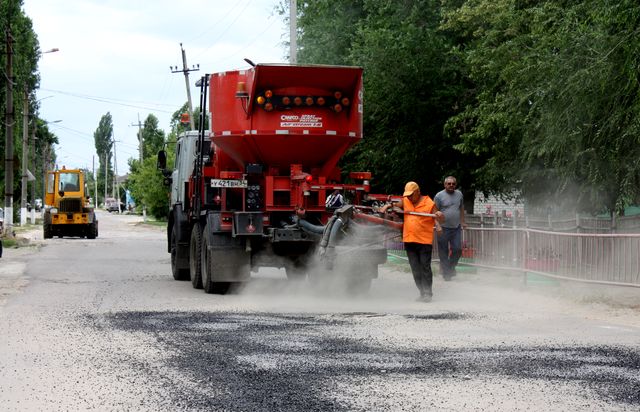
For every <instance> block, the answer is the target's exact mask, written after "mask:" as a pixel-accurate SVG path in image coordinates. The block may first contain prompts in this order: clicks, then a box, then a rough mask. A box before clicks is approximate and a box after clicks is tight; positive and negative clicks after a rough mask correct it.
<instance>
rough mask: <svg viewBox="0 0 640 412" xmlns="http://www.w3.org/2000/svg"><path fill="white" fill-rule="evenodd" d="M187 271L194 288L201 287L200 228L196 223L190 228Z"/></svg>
mask: <svg viewBox="0 0 640 412" xmlns="http://www.w3.org/2000/svg"><path fill="white" fill-rule="evenodd" d="M189 271H190V272H191V284H192V285H193V288H194V289H202V228H201V227H200V225H199V224H198V223H196V224H195V225H194V226H193V229H192V230H191V241H190V242H189Z"/></svg>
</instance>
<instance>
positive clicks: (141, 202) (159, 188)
mask: <svg viewBox="0 0 640 412" xmlns="http://www.w3.org/2000/svg"><path fill="white" fill-rule="evenodd" d="M168 158H169V159H168V160H169V161H170V162H171V163H173V159H174V158H175V155H174V153H173V150H169V151H168ZM129 166H130V169H131V173H129V180H128V182H127V187H128V189H129V190H131V195H132V196H133V198H134V199H135V200H136V207H137V208H138V209H140V208H142V207H146V208H147V212H148V213H149V214H150V215H152V216H154V217H155V218H157V219H165V218H166V217H167V213H168V210H169V195H170V192H169V188H168V186H166V185H165V184H164V176H162V173H161V172H160V171H159V170H158V169H157V167H156V156H153V157H149V158H145V159H144V160H143V162H142V164H140V162H139V161H138V160H137V159H130V160H129Z"/></svg>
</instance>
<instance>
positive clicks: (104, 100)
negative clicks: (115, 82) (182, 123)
mask: <svg viewBox="0 0 640 412" xmlns="http://www.w3.org/2000/svg"><path fill="white" fill-rule="evenodd" d="M40 90H44V91H47V92H51V93H58V94H63V95H67V96H71V97H76V98H78V99H85V100H93V101H97V102H101V103H109V104H114V105H118V106H125V107H133V108H135V109H144V110H149V111H156V112H162V113H171V114H172V113H173V112H175V110H163V109H159V108H157V107H145V106H137V105H134V104H128V103H121V102H124V101H126V100H120V101H118V100H117V99H111V98H107V97H98V96H89V95H82V94H79V93H71V92H64V91H62V90H54V89H44V88H40ZM134 103H135V102H134ZM142 103H144V104H151V105H153V104H157V105H158V106H166V107H171V106H174V105H170V104H163V103H149V102H142ZM174 107H175V106H174Z"/></svg>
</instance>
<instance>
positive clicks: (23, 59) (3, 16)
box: [0, 0, 40, 213]
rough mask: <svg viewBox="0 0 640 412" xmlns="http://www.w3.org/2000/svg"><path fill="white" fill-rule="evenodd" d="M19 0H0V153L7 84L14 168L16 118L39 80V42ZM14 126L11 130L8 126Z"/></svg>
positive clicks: (3, 141)
mask: <svg viewBox="0 0 640 412" xmlns="http://www.w3.org/2000/svg"><path fill="white" fill-rule="evenodd" d="M22 4H23V2H22V0H0V29H1V30H2V33H1V36H2V40H0V41H1V42H2V46H0V50H1V52H0V67H1V68H2V69H1V70H2V73H3V80H2V81H0V112H1V113H2V115H3V125H2V127H1V128H0V152H2V153H5V158H6V156H7V154H6V139H7V135H6V133H5V132H6V124H5V123H6V121H5V120H6V119H5V118H4V115H5V113H7V107H6V97H7V93H8V90H9V88H8V87H7V86H8V84H9V82H11V85H12V96H13V110H12V111H11V113H10V116H11V117H12V120H10V121H9V122H8V123H9V127H13V129H12V132H13V139H12V140H11V143H12V145H13V149H14V150H13V154H14V157H13V159H14V166H19V164H20V163H19V162H17V163H16V161H17V156H15V155H16V153H20V151H21V149H22V140H21V136H22V133H23V125H22V122H20V121H16V120H17V115H20V114H22V111H21V109H20V108H21V107H23V105H22V102H23V101H24V99H25V98H27V99H29V100H30V101H33V94H32V91H33V90H35V88H36V87H37V84H38V81H39V76H38V71H37V62H38V58H39V55H40V51H39V45H38V38H37V36H36V34H35V32H34V31H33V26H32V22H31V19H29V17H27V16H26V15H25V14H24V12H23V11H22ZM9 51H11V55H12V61H13V64H12V72H13V76H12V78H11V79H7V78H6V76H7V72H5V68H6V67H7V57H8V53H9ZM12 123H13V124H14V125H15V126H11V124H12ZM1 168H2V169H1V174H0V177H1V181H2V184H1V186H0V187H1V189H2V191H3V192H4V177H5V162H4V161H3V162H2V165H1ZM12 184H13V193H14V196H15V194H19V193H20V190H19V189H18V187H19V185H20V184H21V176H20V173H14V174H13V182H12ZM17 211H18V208H14V212H16V213H17Z"/></svg>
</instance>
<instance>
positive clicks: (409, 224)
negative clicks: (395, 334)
mask: <svg viewBox="0 0 640 412" xmlns="http://www.w3.org/2000/svg"><path fill="white" fill-rule="evenodd" d="M391 207H398V208H400V209H403V210H404V211H405V212H419V213H429V214H434V215H435V217H428V216H417V215H411V214H405V215H404V225H403V227H402V241H403V242H404V250H405V251H406V252H407V257H408V258H409V266H411V273H412V274H413V280H414V281H415V282H416V286H417V287H418V290H419V291H420V296H419V297H418V299H417V300H418V301H422V302H431V298H432V296H433V290H432V285H433V272H432V271H431V252H432V250H433V228H434V225H435V224H436V220H438V221H440V222H442V221H443V220H444V214H443V213H442V212H440V211H439V210H438V208H437V207H436V205H435V203H434V202H433V200H431V198H430V197H429V196H426V195H422V194H420V186H418V184H417V183H416V182H408V183H407V184H406V185H405V186H404V193H403V194H402V202H393V203H390V204H387V205H384V206H383V207H381V208H380V212H382V213H384V212H386V211H387V210H388V209H389V208H391Z"/></svg>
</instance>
